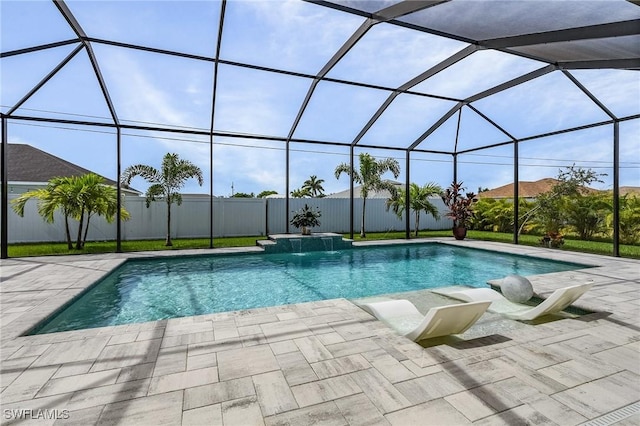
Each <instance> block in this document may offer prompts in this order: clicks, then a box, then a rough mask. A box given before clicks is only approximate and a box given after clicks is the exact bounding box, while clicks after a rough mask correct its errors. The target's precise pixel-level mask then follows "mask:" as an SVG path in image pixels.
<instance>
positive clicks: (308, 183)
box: [302, 175, 324, 198]
mask: <svg viewBox="0 0 640 426" xmlns="http://www.w3.org/2000/svg"><path fill="white" fill-rule="evenodd" d="M323 183H324V179H318V176H316V175H311V176H310V177H309V179H307V180H305V181H304V183H303V184H302V190H303V191H304V190H306V191H307V192H308V193H309V194H310V195H311V197H316V198H322V197H324V188H323V187H322V184H323Z"/></svg>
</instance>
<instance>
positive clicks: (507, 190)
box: [478, 178, 640, 201]
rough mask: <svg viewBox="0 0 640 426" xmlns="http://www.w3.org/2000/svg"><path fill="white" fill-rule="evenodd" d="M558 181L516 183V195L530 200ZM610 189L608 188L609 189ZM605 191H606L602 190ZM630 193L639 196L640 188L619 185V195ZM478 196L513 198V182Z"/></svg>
mask: <svg viewBox="0 0 640 426" xmlns="http://www.w3.org/2000/svg"><path fill="white" fill-rule="evenodd" d="M558 182H559V181H558V180H557V179H553V178H545V179H540V180H537V181H535V182H527V181H523V182H520V183H518V195H519V196H520V198H524V199H526V200H529V201H532V200H535V199H536V198H537V197H538V195H540V194H544V193H545V192H549V191H550V190H551V188H553V187H554V186H555V185H556V184H557V183H558ZM584 190H585V193H588V194H594V193H598V192H603V191H600V190H597V189H593V188H587V187H585V188H584ZM609 191H610V190H609ZM604 192H607V191H604ZM625 194H631V195H636V196H640V188H639V187H637V186H621V187H620V195H625ZM478 198H495V199H499V198H513V183H510V184H508V185H503V186H500V187H498V188H494V189H490V190H488V191H483V192H481V193H479V194H478Z"/></svg>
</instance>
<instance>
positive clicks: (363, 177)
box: [335, 152, 400, 238]
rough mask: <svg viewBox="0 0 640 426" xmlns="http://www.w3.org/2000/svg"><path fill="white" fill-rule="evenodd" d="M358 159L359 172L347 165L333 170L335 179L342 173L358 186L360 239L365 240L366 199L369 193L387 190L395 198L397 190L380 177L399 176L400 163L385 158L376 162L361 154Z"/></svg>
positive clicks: (341, 165)
mask: <svg viewBox="0 0 640 426" xmlns="http://www.w3.org/2000/svg"><path fill="white" fill-rule="evenodd" d="M359 158H360V171H359V172H358V171H357V170H352V169H351V166H350V165H349V164H347V163H341V164H338V166H337V167H336V170H335V176H336V179H340V175H341V174H342V173H346V174H347V175H348V176H349V177H351V179H352V180H353V181H354V182H356V183H358V184H360V186H361V187H360V196H361V197H362V226H361V228H360V237H362V238H366V233H365V229H364V218H365V208H366V205H367V197H368V196H369V192H370V191H374V192H380V191H384V190H387V191H389V192H390V193H391V195H392V197H393V196H395V194H396V191H397V188H396V187H395V185H393V184H392V183H391V182H389V181H387V180H383V179H382V175H383V174H385V173H386V172H391V173H392V174H393V177H394V178H398V176H399V175H400V163H398V160H396V159H393V158H385V159H383V160H376V159H375V158H374V157H372V156H371V155H370V154H368V153H366V152H363V153H361V154H360V156H359Z"/></svg>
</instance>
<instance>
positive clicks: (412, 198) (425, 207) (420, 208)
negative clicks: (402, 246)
mask: <svg viewBox="0 0 640 426" xmlns="http://www.w3.org/2000/svg"><path fill="white" fill-rule="evenodd" d="M441 192H442V188H441V187H440V185H438V184H436V183H433V182H430V183H427V184H424V185H423V186H420V185H418V184H417V183H411V184H410V185H409V208H410V209H411V210H412V211H413V213H414V214H415V236H416V237H417V236H418V230H419V229H420V213H421V212H425V213H426V214H428V215H431V216H433V218H434V219H436V220H439V219H440V212H439V211H438V208H437V207H436V206H434V205H433V204H432V203H431V202H430V201H429V198H431V197H437V196H440V193H441ZM406 205H407V194H406V190H405V189H404V188H399V189H398V190H397V192H396V194H395V195H393V196H392V197H391V198H389V199H388V200H387V210H389V209H391V210H393V212H394V213H395V214H396V215H398V218H400V219H402V214H403V213H404V210H405V208H406Z"/></svg>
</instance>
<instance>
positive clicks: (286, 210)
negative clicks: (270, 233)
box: [284, 141, 289, 234]
mask: <svg viewBox="0 0 640 426" xmlns="http://www.w3.org/2000/svg"><path fill="white" fill-rule="evenodd" d="M285 151H286V154H285V155H286V160H285V167H286V169H287V170H286V173H285V185H284V191H285V197H284V199H285V202H284V220H285V224H284V232H285V233H286V234H288V233H289V141H287V148H286V150H285Z"/></svg>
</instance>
